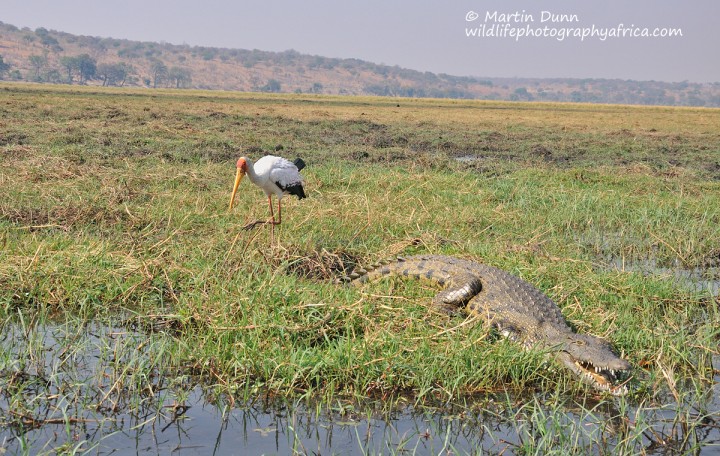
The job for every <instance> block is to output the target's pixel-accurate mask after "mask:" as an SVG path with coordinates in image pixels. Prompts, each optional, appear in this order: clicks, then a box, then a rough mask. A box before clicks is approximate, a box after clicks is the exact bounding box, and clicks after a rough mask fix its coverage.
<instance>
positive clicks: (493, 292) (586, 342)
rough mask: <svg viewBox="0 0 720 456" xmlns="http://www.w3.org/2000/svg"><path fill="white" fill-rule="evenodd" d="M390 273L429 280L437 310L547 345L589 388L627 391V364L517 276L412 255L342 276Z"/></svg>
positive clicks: (355, 278)
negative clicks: (622, 377) (623, 378)
mask: <svg viewBox="0 0 720 456" xmlns="http://www.w3.org/2000/svg"><path fill="white" fill-rule="evenodd" d="M390 275H395V276H409V277H413V278H420V279H428V280H431V281H433V282H435V283H437V284H438V285H439V286H441V287H443V290H442V291H440V292H439V293H438V294H437V295H436V296H435V297H434V298H433V305H434V306H435V307H437V308H438V309H439V310H441V311H443V312H445V313H449V314H455V313H458V312H459V311H460V310H461V309H463V308H464V309H465V310H466V311H468V312H471V313H475V314H477V315H479V316H480V317H483V318H484V319H486V321H488V322H489V323H490V324H491V325H492V326H494V327H495V328H497V330H498V331H499V332H500V334H502V335H503V336H505V337H508V338H509V339H511V340H514V341H516V342H518V343H520V344H522V345H523V346H524V347H525V348H527V349H529V348H539V349H541V350H547V352H548V353H549V354H551V355H552V356H554V358H555V359H557V360H558V361H559V362H560V364H561V365H563V366H565V367H566V368H568V369H569V370H570V371H571V372H572V373H573V374H575V375H576V376H577V377H578V378H580V379H581V380H582V381H584V382H585V383H587V384H589V385H590V386H592V387H594V388H595V389H597V390H599V391H603V392H608V393H610V394H612V395H616V396H620V395H624V394H626V393H627V387H626V386H625V385H624V384H620V383H619V377H618V374H619V373H621V372H627V371H629V370H630V368H631V366H630V364H629V363H628V362H627V361H626V360H624V359H622V358H620V357H618V356H617V355H616V354H615V353H614V352H613V350H612V348H611V346H610V344H609V343H608V342H606V341H605V340H604V339H601V338H599V337H595V336H592V335H588V334H579V333H576V332H574V331H573V330H572V329H571V328H570V327H569V326H568V324H567V322H566V321H565V318H564V317H563V314H562V312H561V311H560V308H559V307H558V306H557V304H555V302H553V301H552V300H551V299H550V298H549V297H547V296H546V295H545V294H543V293H542V292H541V291H540V290H539V289H537V288H536V287H535V286H533V285H531V284H529V283H528V282H526V281H524V280H522V279H520V278H519V277H516V276H514V275H512V274H510V273H508V272H506V271H503V270H501V269H498V268H495V267H492V266H489V265H486V264H483V263H478V262H475V261H471V260H464V259H460V258H455V257H450V256H442V255H417V256H408V257H398V258H397V259H393V260H382V261H380V262H378V263H375V264H373V265H371V266H368V267H367V268H359V269H356V270H354V271H353V272H352V273H351V274H349V275H348V276H347V277H346V278H345V279H344V280H345V281H346V282H350V283H351V284H352V285H356V286H360V285H361V284H363V283H365V282H368V281H373V280H377V279H380V278H382V277H385V276H390Z"/></svg>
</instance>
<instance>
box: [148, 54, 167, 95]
mask: <svg viewBox="0 0 720 456" xmlns="http://www.w3.org/2000/svg"><path fill="white" fill-rule="evenodd" d="M150 72H151V73H152V83H153V89H156V88H157V86H158V84H161V83H162V81H164V80H165V79H166V78H167V75H168V67H167V65H165V64H164V63H163V62H162V61H160V60H154V61H153V62H152V65H150Z"/></svg>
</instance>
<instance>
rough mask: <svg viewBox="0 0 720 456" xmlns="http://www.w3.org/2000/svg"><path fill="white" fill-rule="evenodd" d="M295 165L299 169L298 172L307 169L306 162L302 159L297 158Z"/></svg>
mask: <svg viewBox="0 0 720 456" xmlns="http://www.w3.org/2000/svg"><path fill="white" fill-rule="evenodd" d="M293 165H295V166H296V167H297V169H298V171H302V169H303V168H304V167H305V162H304V161H303V159H302V158H296V159H295V161H293Z"/></svg>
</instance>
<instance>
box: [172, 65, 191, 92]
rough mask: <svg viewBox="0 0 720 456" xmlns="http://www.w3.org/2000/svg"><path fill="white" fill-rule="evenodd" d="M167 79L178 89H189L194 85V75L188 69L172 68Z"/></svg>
mask: <svg viewBox="0 0 720 456" xmlns="http://www.w3.org/2000/svg"><path fill="white" fill-rule="evenodd" d="M167 78H168V81H169V82H170V84H172V85H174V86H175V88H176V89H181V88H187V87H190V85H191V84H192V75H191V73H190V70H189V69H187V68H180V67H172V68H170V69H169V70H168V74H167Z"/></svg>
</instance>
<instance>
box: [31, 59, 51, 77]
mask: <svg viewBox="0 0 720 456" xmlns="http://www.w3.org/2000/svg"><path fill="white" fill-rule="evenodd" d="M28 60H29V61H30V66H31V67H32V69H33V71H34V75H33V81H42V72H43V70H44V69H45V66H46V65H47V57H45V56H44V55H31V56H30V57H28Z"/></svg>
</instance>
